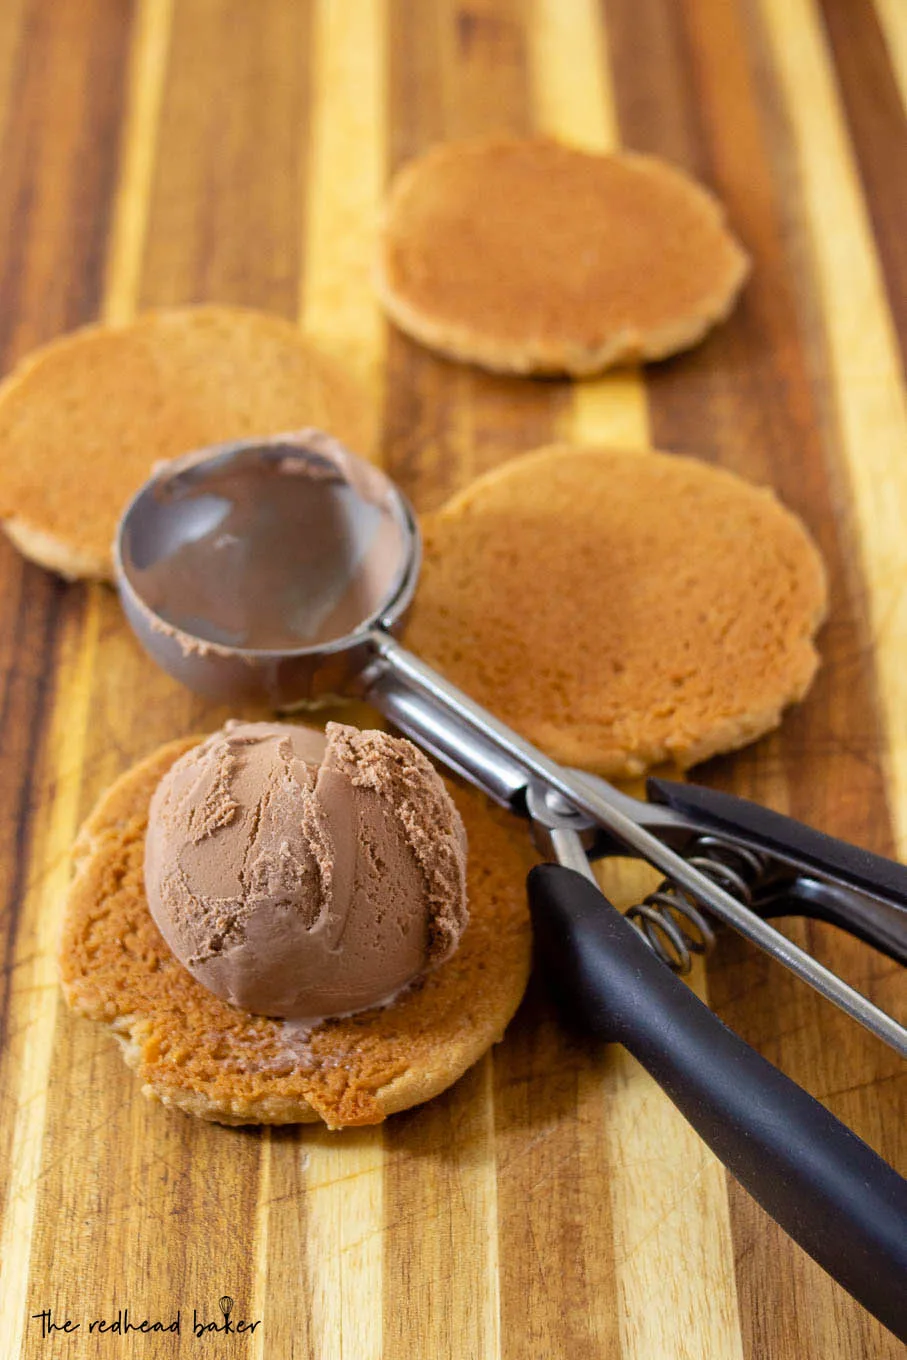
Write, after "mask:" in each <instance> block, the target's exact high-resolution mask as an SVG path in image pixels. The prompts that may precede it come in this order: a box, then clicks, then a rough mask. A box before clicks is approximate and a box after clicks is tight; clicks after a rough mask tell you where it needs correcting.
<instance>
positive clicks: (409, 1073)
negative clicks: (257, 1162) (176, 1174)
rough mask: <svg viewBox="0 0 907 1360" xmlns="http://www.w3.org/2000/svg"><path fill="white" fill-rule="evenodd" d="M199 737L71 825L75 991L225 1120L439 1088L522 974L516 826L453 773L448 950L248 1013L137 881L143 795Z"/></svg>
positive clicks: (338, 1110)
mask: <svg viewBox="0 0 907 1360" xmlns="http://www.w3.org/2000/svg"><path fill="white" fill-rule="evenodd" d="M201 740H202V738H200V737H194V738H188V739H185V740H182V741H175V742H171V743H169V744H168V745H166V746H163V747H161V748H160V749H159V750H157V751H156V752H155V753H154V754H153V755H151V756H149V757H148V759H147V760H144V761H143V762H142V763H141V764H139V765H136V766H135V767H134V768H133V769H131V770H129V771H128V772H127V773H126V774H125V775H123V776H122V778H121V779H120V780H118V781H117V783H116V784H114V785H113V786H112V787H111V788H110V789H109V790H108V791H107V793H106V794H104V796H103V797H102V798H101V800H100V802H99V803H98V805H97V807H96V808H95V810H94V812H93V813H92V814H91V816H90V817H89V818H88V820H87V822H86V823H85V825H84V827H83V828H82V830H81V832H80V834H79V838H78V840H77V842H76V847H75V852H74V856H75V874H74V878H73V882H72V886H71V888H70V891H69V896H68V899H67V903H66V909H65V917H64V927H63V935H62V942H61V952H60V967H61V976H62V983H63V990H64V994H65V997H66V1000H67V1001H68V1003H69V1005H70V1006H71V1007H72V1009H73V1010H75V1011H77V1012H78V1013H80V1014H81V1015H86V1016H89V1017H90V1018H91V1019H94V1020H100V1021H102V1022H104V1023H105V1024H107V1025H108V1026H109V1027H110V1028H111V1030H112V1031H113V1033H114V1034H115V1035H116V1036H117V1038H118V1039H119V1040H120V1041H121V1043H122V1046H123V1050H124V1055H125V1057H126V1060H127V1062H128V1063H129V1064H130V1066H132V1067H134V1068H136V1069H137V1070H138V1073H139V1076H140V1077H141V1080H142V1083H143V1089H144V1091H145V1094H146V1095H149V1096H152V1097H155V1098H157V1099H159V1100H161V1101H162V1102H163V1103H164V1104H165V1105H176V1106H179V1107H180V1108H182V1109H184V1110H188V1111H189V1112H190V1113H191V1114H195V1115H198V1116H199V1117H200V1118H202V1119H211V1120H216V1121H218V1122H219V1123H222V1124H295V1123H313V1122H316V1121H317V1120H319V1119H320V1120H323V1121H324V1122H325V1123H326V1124H327V1125H328V1126H329V1127H330V1128H342V1127H344V1126H346V1125H354V1124H376V1123H379V1122H380V1121H381V1120H383V1119H384V1118H385V1116H386V1115H389V1114H393V1113H395V1112H396V1111H398V1110H405V1109H408V1108H409V1107H410V1106H412V1105H418V1104H420V1103H421V1102H422V1101H425V1100H429V1099H431V1097H432V1096H435V1095H438V1094H439V1093H440V1092H441V1091H443V1090H445V1089H446V1088H447V1087H448V1086H450V1085H451V1084H452V1083H453V1082H454V1081H456V1080H457V1078H458V1077H459V1076H461V1075H462V1073H463V1072H465V1071H466V1069H467V1068H468V1067H469V1066H471V1064H472V1063H474V1062H476V1061H477V1059H478V1058H480V1057H481V1056H482V1054H483V1053H485V1052H486V1050H487V1049H488V1048H489V1047H490V1046H491V1045H492V1044H493V1043H496V1042H497V1041H498V1040H499V1039H500V1038H501V1037H502V1035H503V1033H504V1029H505V1027H506V1025H507V1023H508V1021H509V1020H510V1018H511V1016H512V1015H513V1013H514V1011H515V1010H516V1008H517V1006H518V1005H519V1003H520V999H521V997H522V995H523V991H524V989H525V986H526V981H527V978H528V975H529V967H530V953H531V940H530V928H529V916H528V910H527V907H526V890H525V882H524V880H525V877H526V874H527V873H528V871H529V869H530V868H531V866H532V864H533V863H534V862H535V856H534V854H533V850H532V845H531V841H530V838H529V836H528V834H527V831H526V828H525V827H524V826H521V825H520V824H519V823H517V822H516V821H515V820H513V819H512V818H509V817H508V815H507V814H506V813H503V812H501V811H500V810H499V809H496V808H492V807H491V806H490V805H489V804H488V803H487V801H486V800H485V799H484V798H483V797H482V796H481V795H479V794H478V793H475V792H474V791H473V790H471V789H463V788H459V787H454V786H453V785H450V786H449V787H450V792H451V794H452V796H453V798H454V801H455V802H456V805H457V807H458V809H459V811H460V814H461V816H462V818H463V821H464V824H465V827H466V833H467V836H468V840H469V864H468V870H467V890H468V897H469V923H468V925H467V927H466V929H465V931H464V933H463V936H462V938H461V941H460V945H459V948H458V949H457V951H456V952H455V953H454V954H453V956H452V957H451V958H450V959H448V960H447V961H446V962H445V963H443V964H441V965H440V967H438V968H437V969H436V971H434V972H433V973H430V974H428V976H427V977H425V978H424V979H423V980H422V981H421V982H420V983H417V984H416V985H414V986H413V987H411V988H410V989H409V990H408V991H407V992H405V993H404V994H403V995H402V996H400V997H399V998H398V999H397V1000H396V1001H395V1002H394V1003H393V1004H392V1005H390V1006H387V1007H385V1008H384V1009H381V1010H371V1011H365V1012H363V1013H361V1014H359V1015H356V1016H353V1017H351V1018H349V1019H336V1020H326V1021H322V1022H321V1023H320V1024H319V1025H317V1026H315V1027H314V1028H312V1029H306V1028H302V1027H300V1025H299V1024H298V1022H293V1021H280V1020H270V1019H266V1018H264V1017H262V1016H257V1015H251V1014H249V1013H248V1012H246V1011H242V1010H239V1009H237V1008H235V1007H233V1006H230V1005H228V1004H227V1002H225V1001H221V1000H220V999H219V998H218V997H216V996H215V995H214V994H213V992H209V991H208V990H207V988H206V987H204V986H203V985H202V984H201V983H200V982H198V981H197V980H196V979H195V978H194V977H192V975H191V974H190V973H189V972H188V971H187V970H186V969H185V968H184V967H183V966H182V964H180V963H179V962H178V961H177V959H176V958H175V957H174V955H173V954H172V953H171V952H170V950H169V949H168V947H167V945H166V944H165V943H164V941H163V939H162V937H161V935H160V933H159V932H158V929H157V927H156V926H155V924H154V922H153V920H152V918H151V914H150V912H149V910H148V904H147V901H146V897H145V887H144V877H143V861H144V855H145V831H146V826H147V819H148V803H149V800H150V798H151V795H152V793H153V792H154V790H155V788H156V787H157V785H158V782H159V781H160V779H161V777H162V776H163V775H164V773H165V772H166V771H167V770H168V769H169V768H170V767H171V765H172V764H173V763H174V761H176V760H177V759H178V758H179V757H180V756H181V755H183V754H184V753H185V752H186V751H188V750H190V749H191V748H192V747H193V746H195V745H197V744H198V742H200V741H201Z"/></svg>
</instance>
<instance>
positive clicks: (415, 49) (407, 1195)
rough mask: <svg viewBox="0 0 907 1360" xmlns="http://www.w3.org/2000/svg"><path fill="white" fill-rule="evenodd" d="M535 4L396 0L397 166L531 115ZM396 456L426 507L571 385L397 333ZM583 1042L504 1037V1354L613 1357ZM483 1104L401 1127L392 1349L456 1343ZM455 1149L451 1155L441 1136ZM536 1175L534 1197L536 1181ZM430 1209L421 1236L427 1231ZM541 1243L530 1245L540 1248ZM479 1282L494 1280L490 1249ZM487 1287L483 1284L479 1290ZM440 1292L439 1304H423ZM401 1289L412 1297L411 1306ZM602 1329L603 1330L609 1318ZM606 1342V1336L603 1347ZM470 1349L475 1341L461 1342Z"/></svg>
mask: <svg viewBox="0 0 907 1360" xmlns="http://www.w3.org/2000/svg"><path fill="white" fill-rule="evenodd" d="M527 13H528V11H527V10H526V8H525V7H523V6H517V5H515V4H495V5H491V4H475V3H473V4H470V5H468V6H460V7H459V8H457V7H455V6H454V5H444V6H443V7H432V6H425V5H420V4H417V3H416V0H394V3H393V4H392V6H391V33H390V53H391V77H390V106H391V134H390V153H391V165H390V167H389V168H390V171H391V172H393V171H394V170H396V169H397V168H398V167H399V166H400V165H401V164H402V163H403V162H404V161H405V160H407V159H409V158H410V157H412V156H414V155H416V154H418V153H419V152H420V151H422V150H424V149H425V148H426V147H428V146H429V145H431V143H432V142H434V141H437V140H439V139H440V138H445V137H446V138H453V137H458V136H468V135H475V134H479V133H482V132H490V131H498V130H501V129H502V128H503V129H509V130H512V131H518V132H525V131H530V130H532V128H533V114H532V103H531V91H530V88H529V75H528V60H527V53H526V31H525V27H524V25H525V23H526V22H527ZM388 369H389V372H388V384H387V390H388V398H387V412H386V425H385V461H386V466H387V468H388V470H389V472H390V473H391V475H392V476H394V477H396V479H397V480H398V481H399V482H400V483H401V484H402V485H403V487H404V488H405V489H406V491H407V492H408V493H409V494H410V495H411V496H412V497H413V499H414V501H415V503H416V505H417V507H418V508H419V509H420V510H428V509H432V508H435V507H437V506H438V505H439V504H441V503H442V502H443V501H444V500H445V499H446V498H447V496H449V495H450V494H451V492H452V491H454V490H455V489H457V488H459V487H461V486H463V485H465V484H466V483H467V482H468V481H470V480H471V479H472V478H473V477H474V476H476V475H477V474H479V473H480V472H482V471H484V470H486V469H487V468H489V467H493V466H495V465H497V464H499V463H501V462H503V461H505V460H506V459H507V458H509V457H513V456H515V455H517V454H519V453H522V452H525V451H526V450H528V449H531V448H533V447H537V446H538V445H540V444H543V443H545V442H547V441H548V440H550V439H551V438H552V436H553V433H554V429H555V424H556V421H557V418H558V416H559V414H560V413H561V412H562V410H563V407H564V404H565V403H566V402H568V401H569V400H570V388H569V386H567V385H565V384H558V383H543V382H538V383H534V382H527V381H525V380H522V379H506V378H496V377H493V376H490V375H488V374H484V373H481V372H479V371H478V370H475V369H470V368H466V367H463V366H461V365H456V364H452V363H447V362H446V361H444V360H443V359H440V358H437V357H435V356H434V355H432V354H430V353H429V352H428V351H427V350H425V349H422V348H421V347H419V346H417V345H415V344H413V343H412V342H410V341H409V340H407V339H406V338H405V337H404V336H402V335H400V334H399V333H397V332H393V331H392V332H391V334H390V338H389V362H388ZM588 1061H589V1058H588V1055H577V1054H576V1053H575V1052H573V1051H572V1050H571V1048H570V1045H569V1043H568V1041H567V1040H566V1039H565V1038H564V1036H563V1034H562V1031H561V1029H560V1028H559V1026H558V1025H557V1024H556V1022H555V1021H554V1019H553V1017H552V1016H551V1015H550V1014H549V1012H548V1010H547V1009H546V1007H545V1005H544V1004H543V1003H542V1002H541V1001H540V1000H539V998H538V997H537V996H536V997H534V999H532V1000H530V1001H529V1002H527V1004H526V1005H525V1006H524V1007H523V1009H522V1011H521V1013H520V1015H519V1016H518V1018H517V1019H516V1020H515V1021H514V1022H513V1023H512V1025H511V1027H510V1030H509V1031H508V1034H507V1038H506V1040H505V1042H504V1044H503V1045H502V1046H501V1047H500V1048H498V1049H496V1050H495V1056H494V1099H495V1117H496V1141H497V1147H498V1186H497V1196H498V1201H497V1202H498V1255H499V1261H500V1272H499V1273H500V1305H501V1335H502V1354H503V1356H504V1357H506V1360H517V1357H521V1358H522V1357H530V1356H532V1357H535V1356H538V1355H545V1356H546V1357H550V1360H556V1357H559V1356H570V1357H572V1358H573V1360H578V1357H581V1356H582V1357H585V1356H590V1357H591V1356H592V1355H599V1354H608V1353H612V1352H613V1353H615V1354H616V1346H617V1336H616V1315H615V1314H614V1313H613V1310H612V1311H611V1315H610V1317H609V1319H608V1320H607V1322H605V1323H604V1324H603V1323H602V1301H603V1300H606V1299H608V1298H610V1297H611V1296H612V1293H613V1253H612V1234H611V1229H610V1214H609V1206H608V1203H607V1201H606V1200H605V1201H603V1200H602V1197H601V1196H597V1195H595V1194H594V1192H593V1187H594V1185H595V1183H596V1177H597V1176H598V1175H600V1173H601V1158H602V1149H601V1147H600V1146H599V1145H597V1144H596V1146H594V1147H593V1146H592V1143H593V1142H595V1141H596V1140H595V1139H594V1138H592V1137H589V1136H588V1121H586V1125H585V1126H584V1125H582V1123H581V1121H580V1119H579V1117H578V1106H577V1099H578V1095H577V1092H578V1084H579V1079H580V1073H581V1071H582V1070H583V1064H584V1063H587V1062H588ZM482 1100H483V1096H482V1089H481V1077H480V1074H476V1073H473V1074H471V1075H470V1076H469V1077H467V1078H465V1079H464V1080H463V1081H461V1082H460V1083H459V1084H458V1085H457V1086H456V1087H454V1088H453V1090H452V1091H450V1092H449V1093H448V1094H447V1095H446V1096H444V1097H442V1098H441V1099H440V1100H438V1101H434V1102H432V1103H431V1104H430V1105H429V1106H427V1107H426V1108H425V1109H423V1110H416V1111H413V1112H412V1113H411V1114H409V1115H406V1116H404V1117H401V1118H399V1119H395V1120H393V1121H391V1123H390V1124H389V1125H388V1127H387V1132H386V1148H387V1170H386V1176H385V1216H386V1220H387V1223H388V1229H387V1235H386V1243H385V1285H384V1295H385V1305H384V1316H385V1324H384V1325H385V1340H384V1345H385V1353H386V1354H387V1355H392V1356H394V1360H405V1357H408V1356H412V1357H420V1360H421V1357H423V1356H426V1355H441V1354H457V1353H460V1350H461V1347H462V1345H463V1344H464V1343H463V1342H462V1341H459V1342H458V1336H457V1330H456V1327H457V1322H456V1314H457V1308H458V1306H460V1307H462V1306H463V1298H464V1296H463V1284H462V1281H460V1282H459V1283H458V1282H457V1280H456V1278H455V1277H454V1275H453V1273H452V1272H455V1271H456V1268H457V1263H456V1261H452V1260H450V1253H451V1252H456V1251H457V1250H458V1249H462V1244H463V1242H467V1243H469V1242H471V1241H472V1234H473V1232H474V1224H473V1223H472V1221H471V1219H470V1215H469V1203H468V1199H467V1200H466V1202H465V1204H464V1201H463V1197H462V1196H461V1195H460V1194H459V1193H458V1189H457V1180H458V1174H459V1173H458V1166H459V1158H460V1156H461V1153H462V1149H461V1147H460V1144H461V1141H462V1140H465V1149H466V1154H467V1155H469V1149H470V1147H471V1146H472V1141H471V1140H473V1139H474V1138H476V1137H477V1136H478V1137H479V1141H480V1142H481V1130H479V1131H478V1133H477V1130H476V1126H475V1122H476V1116H477V1111H476V1105H477V1103H478V1104H479V1107H480V1109H481V1102H482ZM439 1147H450V1148H451V1152H450V1155H449V1156H448V1157H446V1158H445V1159H444V1160H443V1161H442V1162H440V1163H439V1161H438V1156H437V1152H438V1148H439ZM527 1186H530V1187H532V1188H531V1189H530V1190H529V1191H528V1193H527V1189H526V1187H527ZM420 1222H424V1223H426V1225H427V1228H426V1233H425V1235H424V1237H423V1235H422V1234H421V1233H420V1232H419V1231H418V1230H417V1228H414V1225H418V1224H419V1223H420ZM527 1243H533V1244H534V1249H533V1248H529V1247H527ZM466 1269H467V1272H468V1274H467V1277H466V1278H467V1279H474V1280H476V1281H478V1280H480V1279H481V1276H482V1272H483V1269H484V1266H483V1263H482V1262H481V1261H476V1262H472V1263H470V1264H469V1265H468V1267H467V1268H466ZM477 1288H479V1295H478V1296H479V1298H481V1296H482V1291H483V1290H484V1288H487V1285H484V1286H481V1287H478V1286H477ZM426 1290H428V1291H430V1299H431V1302H430V1305H429V1307H428V1308H427V1309H426V1307H425V1304H424V1301H423V1299H424V1294H425V1291H426ZM401 1298H409V1299H410V1300H411V1303H410V1305H409V1306H408V1307H405V1308H403V1309H402V1310H401V1307H400V1300H401ZM596 1329H597V1330H596ZM597 1345H603V1349H601V1350H598V1349H596V1346H597ZM464 1353H465V1352H464Z"/></svg>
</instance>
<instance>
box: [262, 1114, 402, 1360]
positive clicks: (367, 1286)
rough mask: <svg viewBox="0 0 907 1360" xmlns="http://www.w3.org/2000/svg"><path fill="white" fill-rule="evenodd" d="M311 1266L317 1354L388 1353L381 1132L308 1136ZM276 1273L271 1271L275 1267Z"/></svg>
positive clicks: (323, 1359) (341, 1357)
mask: <svg viewBox="0 0 907 1360" xmlns="http://www.w3.org/2000/svg"><path fill="white" fill-rule="evenodd" d="M306 1141H307V1152H308V1158H307V1162H306V1168H305V1183H306V1199H305V1204H306V1259H307V1262H308V1266H309V1273H308V1289H309V1299H310V1310H311V1327H312V1334H313V1340H314V1344H315V1354H317V1355H318V1356H319V1358H320V1360H349V1358H350V1357H351V1356H354V1357H355V1360H378V1357H380V1356H381V1355H382V1353H383V1345H382V1339H383V1326H382V1323H383V1319H382V1312H381V1298H382V1272H383V1241H382V1238H383V1234H384V1208H383V1193H382V1192H383V1172H384V1147H383V1141H382V1137H381V1130H380V1129H365V1130H356V1131H350V1130H348V1131H347V1132H345V1133H344V1134H342V1135H339V1136H338V1135H337V1134H336V1133H330V1132H328V1131H327V1130H319V1131H318V1132H316V1133H312V1134H310V1135H309V1138H308V1139H307V1140H306ZM272 1269H273V1265H272Z"/></svg>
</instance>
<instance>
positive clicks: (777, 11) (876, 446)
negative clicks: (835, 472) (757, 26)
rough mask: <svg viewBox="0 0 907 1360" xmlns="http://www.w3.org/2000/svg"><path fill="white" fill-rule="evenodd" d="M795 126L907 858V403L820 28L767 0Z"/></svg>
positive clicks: (895, 809) (804, 11)
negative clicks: (906, 678) (906, 662)
mask: <svg viewBox="0 0 907 1360" xmlns="http://www.w3.org/2000/svg"><path fill="white" fill-rule="evenodd" d="M762 12H763V15H764V18H765V23H766V28H767V32H768V34H769V37H770V41H771V44H772V49H773V52H774V60H775V65H776V68H777V72H778V76H779V79H780V81H781V85H782V88H783V90H784V93H785V97H786V103H787V116H788V118H789V120H790V126H791V128H792V130H793V136H794V139H795V143H796V147H797V151H798V156H799V171H800V177H801V182H802V187H803V197H804V206H805V210H806V213H807V216H808V222H809V228H810V234H811V240H812V247H813V251H814V257H815V262H816V269H817V280H818V287H819V298H820V305H821V308H822V317H823V322H824V327H825V333H826V338H827V344H828V353H829V361H830V364H831V368H832V372H833V376H834V379H835V389H836V394H837V397H836V400H837V411H838V419H839V423H840V437H841V443H842V453H843V457H844V460H845V464H846V469H847V474H848V477H849V481H850V488H851V493H852V510H851V513H852V515H853V517H854V521H855V526H854V527H855V529H856V535H855V537H856V539H857V541H859V543H860V553H861V557H862V566H863V573H864V577H865V580H866V582H867V586H868V593H869V606H870V613H871V619H872V636H873V642H874V655H875V663H876V673H877V684H878V691H879V700H880V704H881V709H882V715H883V721H884V724H885V728H886V735H887V743H886V745H887V768H888V774H889V780H890V786H891V795H892V796H891V810H892V817H893V821H894V826H895V834H896V840H897V847H898V854H899V855H900V856H901V857H904V855H905V854H907V692H905V683H904V656H905V654H907V592H905V590H904V581H905V579H907V547H905V539H904V524H905V523H907V400H905V391H904V384H903V379H902V374H901V369H900V356H899V353H898V347H897V341H896V338H895V334H894V329H893V326H892V321H891V315H890V312H889V309H888V304H887V300H886V297H885V290H884V284H883V280H882V275H881V270H880V268H879V262H878V258H877V256H876V251H875V247H874V243H873V239H872V232H871V229H870V226H869V222H868V219H867V214H866V210H865V207H864V204H863V202H862V199H861V197H860V189H859V181H858V177H857V172H856V168H855V165H854V160H853V154H852V151H851V147H850V145H849V142H848V138H847V133H846V129H845V124H844V119H843V114H842V110H841V106H840V101H839V97H838V93H837V90H836V88H835V83H834V79H833V76H832V74H831V67H830V64H829V54H828V51H827V48H826V45H825V42H824V39H823V35H822V31H821V27H820V24H819V21H818V18H817V15H816V12H815V9H814V8H813V6H812V5H811V4H810V3H809V0H763V3H762Z"/></svg>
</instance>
